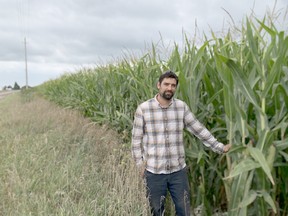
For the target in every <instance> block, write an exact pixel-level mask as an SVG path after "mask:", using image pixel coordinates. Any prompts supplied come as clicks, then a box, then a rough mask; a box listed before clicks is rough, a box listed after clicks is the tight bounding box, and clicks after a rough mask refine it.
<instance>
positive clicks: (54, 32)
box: [0, 0, 287, 88]
mask: <svg viewBox="0 0 288 216" xmlns="http://www.w3.org/2000/svg"><path fill="white" fill-rule="evenodd" d="M0 3H1V9H0V16H1V19H0V41H1V49H0V66H1V69H0V76H1V79H0V88H1V86H3V85H7V83H9V84H11V83H14V81H17V80H18V82H19V83H20V84H22V85H23V84H24V83H25V81H24V80H23V79H24V78H23V77H24V76H23V73H24V72H23V71H24V68H25V67H24V43H23V40H24V37H26V38H27V53H28V63H29V64H28V66H29V73H30V74H31V75H30V76H29V77H30V78H29V81H30V82H31V84H32V85H38V84H40V83H42V82H44V81H46V80H47V79H49V78H55V77H57V76H58V75H60V74H62V73H63V72H64V71H73V70H75V69H76V68H77V67H79V66H81V65H87V64H90V65H91V64H97V63H99V62H102V61H103V62H105V61H111V60H113V59H114V58H118V57H119V56H121V55H123V53H125V51H128V52H133V53H141V52H143V50H144V49H145V47H146V44H151V42H158V41H159V40H160V35H161V37H162V39H163V42H164V43H166V44H169V43H171V42H173V41H176V42H179V43H181V41H182V37H183V35H182V33H183V30H184V31H185V32H186V33H187V34H189V35H191V36H192V35H194V32H195V31H196V26H197V28H198V32H199V33H202V32H205V33H208V32H209V29H210V28H211V29H213V31H216V32H218V31H219V32H221V31H223V29H227V28H229V23H231V22H232V20H231V19H230V16H231V17H232V18H233V20H234V21H235V22H236V24H239V23H241V20H242V19H243V18H244V17H245V15H250V14H251V12H252V10H254V13H255V15H257V16H260V17H261V18H262V16H264V14H265V11H266V10H267V9H269V8H273V5H274V3H273V1H270V0H255V5H254V1H250V0H243V1H238V0H232V1H226V0H214V1H211V0H197V1H189V0H179V1H167V0H157V1H155V0H154V1H152V0H145V1H144V0H133V1H127V0H94V1H92V0H62V1H58V0H57V1H56V0H50V1H37V0H16V1H4V0H0ZM286 7H287V2H286V0H278V1H277V8H278V9H280V8H284V9H285V8H286ZM223 8H224V9H225V10H226V11H228V12H229V15H228V14H227V13H226V12H225V11H224V10H223ZM284 9H283V10H282V12H283V11H284ZM283 13H284V12H283ZM286 30H287V27H286ZM12 74H13V75H12ZM17 74H18V77H19V79H17Z"/></svg>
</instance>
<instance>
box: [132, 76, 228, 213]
mask: <svg viewBox="0 0 288 216" xmlns="http://www.w3.org/2000/svg"><path fill="white" fill-rule="evenodd" d="M177 85H178V77H177V75H176V74H175V73H173V72H172V71H167V72H165V73H164V74H162V75H161V76H160V77H159V81H158V83H157V88H158V94H157V95H156V96H155V97H154V98H152V99H150V100H147V101H145V102H144V103H142V104H140V105H139V106H138V108H137V110H136V112H135V116H134V123H133V130H132V155H133V157H134V159H135V162H136V165H137V166H138V168H139V170H140V173H141V175H142V176H143V177H144V176H145V178H146V184H147V193H148V196H149V202H150V206H151V211H152V214H153V215H155V216H156V215H163V212H164V201H165V197H166V195H167V190H168V191H169V192H170V194H171V197H172V200H173V202H174V204H175V210H176V214H177V215H178V216H182V215H183V216H184V215H185V216H187V215H190V192H189V184H188V176H187V172H186V168H185V167H186V163H185V157H184V156H185V153H184V144H183V129H184V128H185V129H187V130H188V131H189V132H190V133H192V134H194V135H195V136H196V137H198V138H199V139H200V140H201V141H202V142H203V143H204V145H205V146H207V147H210V148H211V149H212V150H213V151H215V152H217V153H226V152H228V151H229V149H230V147H231V145H230V144H228V145H223V144H222V143H220V142H218V141H217V140H216V139H215V138H214V137H213V135H212V134H211V133H210V132H209V131H208V130H207V129H206V128H205V127H204V126H203V125H202V124H201V123H200V122H199V121H198V120H197V119H196V118H195V116H194V115H193V114H192V113H191V111H190V110H189V108H188V106H187V104H186V103H185V102H183V101H181V100H178V99H175V98H173V96H174V93H175V91H176V88H177Z"/></svg>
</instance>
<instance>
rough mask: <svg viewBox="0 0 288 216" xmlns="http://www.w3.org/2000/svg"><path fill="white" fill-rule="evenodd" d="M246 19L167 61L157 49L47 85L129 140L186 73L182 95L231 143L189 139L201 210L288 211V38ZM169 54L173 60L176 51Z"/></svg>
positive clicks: (189, 43)
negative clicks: (138, 118)
mask: <svg viewBox="0 0 288 216" xmlns="http://www.w3.org/2000/svg"><path fill="white" fill-rule="evenodd" d="M267 23H268V22H267V21H266V20H265V19H263V20H258V19H256V18H253V19H248V18H247V19H246V21H245V22H243V24H242V26H241V29H240V30H239V31H238V34H237V36H236V35H233V34H232V33H230V32H229V33H227V34H225V35H224V36H223V37H221V38H219V37H217V36H216V35H214V34H213V33H212V38H211V39H207V38H206V37H205V40H204V42H203V43H202V44H196V42H194V41H193V40H191V39H189V38H187V37H185V40H184V43H183V47H181V48H180V47H179V45H178V44H174V46H173V47H172V48H171V49H170V51H169V55H168V57H166V58H164V57H163V53H161V50H160V49H159V48H158V47H157V46H156V45H154V44H153V45H152V46H151V50H150V51H149V52H148V53H146V54H145V55H143V56H142V57H141V58H133V57H129V58H126V59H125V58H124V59H123V60H121V61H119V62H117V63H114V64H109V65H106V66H99V67H95V68H93V69H91V68H83V69H82V70H80V71H78V72H77V73H72V74H66V75H63V76H62V77H60V78H59V79H56V80H51V81H48V82H46V83H44V84H43V85H42V86H41V91H42V92H43V94H44V95H45V96H46V97H47V98H49V99H50V100H53V101H55V102H56V103H58V104H60V105H62V106H65V107H69V108H72V109H77V110H80V111H81V112H82V113H83V115H85V116H86V117H89V118H91V119H92V120H93V121H96V122H98V123H100V124H109V125H111V126H113V127H114V128H115V130H117V131H118V132H119V133H120V134H122V137H123V140H124V142H126V143H129V139H130V131H131V129H132V121H133V115H134V112H135V109H136V107H137V105H138V104H139V103H140V102H142V101H145V100H147V99H149V98H151V97H153V96H154V95H155V94H156V93H157V92H156V83H157V79H158V77H159V75H160V74H161V73H162V72H163V71H165V70H172V71H175V72H176V73H177V74H178V76H179V86H178V90H177V93H176V97H177V98H179V99H182V100H184V101H185V102H186V103H187V104H188V105H189V106H190V108H191V110H192V111H193V112H194V114H195V115H196V116H197V118H198V119H199V120H200V121H201V122H202V123H203V124H204V125H206V127H207V128H208V129H209V130H210V131H211V132H212V133H213V134H214V135H215V137H217V139H219V141H221V142H223V143H231V144H232V149H231V151H230V152H229V153H228V154H226V155H220V156H219V155H216V154H215V153H213V152H211V151H209V150H207V149H205V147H204V146H203V145H202V144H201V143H200V141H198V140H197V139H195V138H194V137H193V136H192V135H190V134H188V133H185V145H186V159H187V164H188V167H189V171H190V172H189V177H190V187H191V195H192V197H191V205H192V206H191V208H196V207H197V206H202V211H203V214H206V215H212V214H213V213H215V211H220V212H228V215H262V216H265V215H276V214H277V215H287V214H288V195H287V194H288V163H287V162H288V137H287V132H288V114H287V107H288V37H287V32H285V31H278V30H277V29H276V27H275V26H274V24H273V23H270V24H267ZM166 54H167V53H166Z"/></svg>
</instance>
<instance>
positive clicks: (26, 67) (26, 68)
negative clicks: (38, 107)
mask: <svg viewBox="0 0 288 216" xmlns="http://www.w3.org/2000/svg"><path fill="white" fill-rule="evenodd" d="M24 47H25V72H26V89H28V66H27V45H26V37H24Z"/></svg>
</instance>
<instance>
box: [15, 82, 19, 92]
mask: <svg viewBox="0 0 288 216" xmlns="http://www.w3.org/2000/svg"><path fill="white" fill-rule="evenodd" d="M19 89H20V86H19V85H18V83H17V82H15V83H14V88H13V90H19Z"/></svg>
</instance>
